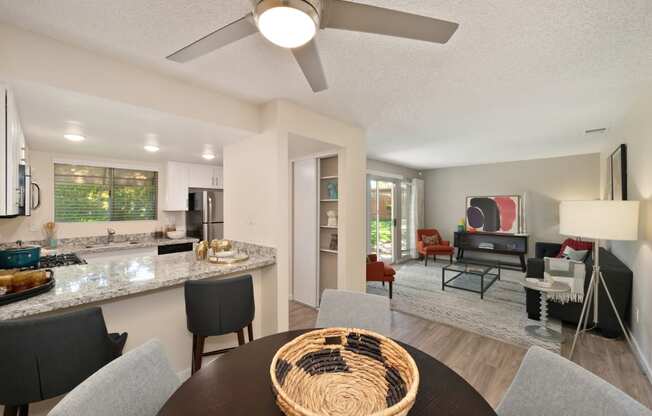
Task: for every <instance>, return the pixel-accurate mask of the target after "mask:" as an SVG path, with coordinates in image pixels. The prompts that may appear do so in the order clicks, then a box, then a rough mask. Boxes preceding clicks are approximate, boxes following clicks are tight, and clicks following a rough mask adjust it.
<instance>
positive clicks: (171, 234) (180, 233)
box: [166, 230, 186, 240]
mask: <svg viewBox="0 0 652 416" xmlns="http://www.w3.org/2000/svg"><path fill="white" fill-rule="evenodd" d="M166 235H167V236H168V238H169V239H171V240H178V239H180V238H185V237H186V232H185V231H184V230H177V231H168V232H167V233H166Z"/></svg>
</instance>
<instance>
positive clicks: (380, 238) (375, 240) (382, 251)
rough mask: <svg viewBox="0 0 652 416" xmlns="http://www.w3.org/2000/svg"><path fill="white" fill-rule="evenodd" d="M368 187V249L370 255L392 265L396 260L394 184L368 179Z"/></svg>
mask: <svg viewBox="0 0 652 416" xmlns="http://www.w3.org/2000/svg"><path fill="white" fill-rule="evenodd" d="M368 185H369V203H368V205H369V212H368V216H367V217H368V220H369V224H368V232H369V246H370V247H369V248H370V250H371V253H376V255H377V256H378V259H379V260H382V261H384V262H387V263H394V261H395V259H396V257H395V247H394V241H395V234H396V232H395V230H396V220H395V219H396V209H395V192H396V184H395V183H394V182H391V181H383V180H378V179H373V178H370V179H369V182H368Z"/></svg>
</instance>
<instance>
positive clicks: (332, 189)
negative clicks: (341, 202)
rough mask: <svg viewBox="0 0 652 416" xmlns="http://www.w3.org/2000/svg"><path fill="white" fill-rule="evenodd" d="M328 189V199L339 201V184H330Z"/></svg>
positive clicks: (327, 186)
mask: <svg viewBox="0 0 652 416" xmlns="http://www.w3.org/2000/svg"><path fill="white" fill-rule="evenodd" d="M326 188H327V189H328V199H337V182H329V183H328V185H326Z"/></svg>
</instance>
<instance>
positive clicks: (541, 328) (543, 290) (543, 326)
mask: <svg viewBox="0 0 652 416" xmlns="http://www.w3.org/2000/svg"><path fill="white" fill-rule="evenodd" d="M523 286H524V287H526V288H528V289H532V290H536V291H538V292H539V293H540V294H541V296H540V306H539V311H540V316H539V321H540V324H539V325H528V326H526V327H525V331H526V332H527V333H528V334H530V335H532V336H534V337H538V338H542V339H545V340H558V339H561V333H560V332H558V331H555V330H553V329H550V328H548V294H550V293H565V292H570V286H568V285H566V284H564V283H560V282H553V284H552V285H550V286H547V285H546V286H544V285H541V284H539V283H535V282H531V281H528V280H526V281H525V282H523Z"/></svg>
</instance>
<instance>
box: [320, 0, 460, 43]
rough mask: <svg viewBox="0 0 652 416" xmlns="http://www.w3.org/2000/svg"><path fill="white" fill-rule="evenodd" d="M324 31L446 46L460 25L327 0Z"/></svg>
mask: <svg viewBox="0 0 652 416" xmlns="http://www.w3.org/2000/svg"><path fill="white" fill-rule="evenodd" d="M321 26H322V28H333V29H343V30H353V31H356V32H367V33H377V34H380V35H388V36H396V37H400V38H408V39H417V40H424V41H427V42H436V43H446V42H448V40H449V39H450V38H451V36H453V33H455V31H456V30H457V27H458V26H459V24H457V23H454V22H448V21H446V20H440V19H435V18H432V17H425V16H419V15H416V14H411V13H405V12H400V11H397V10H390V9H384V8H382V7H376V6H369V5H366V4H359V3H352V2H349V1H343V0H325V1H324V13H323V17H322V23H321Z"/></svg>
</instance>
